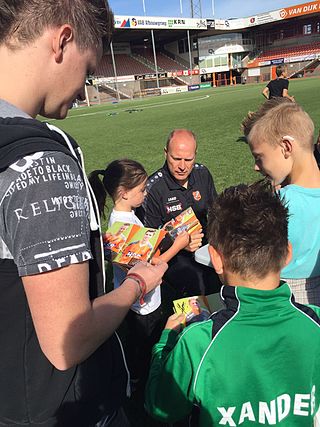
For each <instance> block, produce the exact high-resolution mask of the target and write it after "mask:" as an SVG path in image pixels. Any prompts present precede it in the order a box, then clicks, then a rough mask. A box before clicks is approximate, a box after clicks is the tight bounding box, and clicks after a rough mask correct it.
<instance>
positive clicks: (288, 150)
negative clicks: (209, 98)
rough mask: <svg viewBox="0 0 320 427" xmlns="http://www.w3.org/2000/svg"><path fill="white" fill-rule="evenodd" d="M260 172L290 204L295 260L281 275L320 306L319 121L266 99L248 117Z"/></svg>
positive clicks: (292, 106) (246, 130)
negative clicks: (316, 151) (316, 149)
mask: <svg viewBox="0 0 320 427" xmlns="http://www.w3.org/2000/svg"><path fill="white" fill-rule="evenodd" d="M244 133H245V135H246V136H247V140H248V142H249V147H250V150H251V152H252V155H253V157H254V159H255V170H256V171H258V172H260V173H262V174H263V175H264V176H266V177H267V178H269V179H270V180H271V181H272V182H273V184H274V186H276V187H280V186H281V189H280V195H281V197H282V198H283V201H284V203H287V204H288V208H289V213H290V216H289V240H290V242H291V243H292V247H293V257H292V261H291V262H290V264H289V265H288V266H287V267H285V268H284V269H283V270H282V271H281V277H282V278H283V279H285V280H286V281H287V283H288V284H289V285H290V286H291V287H292V290H293V293H294V294H295V297H296V300H297V301H298V302H301V303H311V304H315V305H320V258H319V251H320V228H319V227H318V226H317V224H319V221H320V172H319V168H318V165H317V162H316V160H315V157H314V154H313V149H314V125H313V122H312V120H311V119H310V117H309V115H308V114H307V113H306V112H305V111H303V109H302V108H301V107H300V106H299V105H297V104H296V103H293V102H290V101H287V102H286V101H281V102H280V101H279V100H277V99H275V100H270V101H267V103H265V104H264V105H262V106H261V108H260V110H258V111H257V112H256V113H251V114H250V117H248V118H247V119H246V120H245V121H244Z"/></svg>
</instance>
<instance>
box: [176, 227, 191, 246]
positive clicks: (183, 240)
mask: <svg viewBox="0 0 320 427" xmlns="http://www.w3.org/2000/svg"><path fill="white" fill-rule="evenodd" d="M189 242H190V236H189V234H188V232H187V231H181V233H179V234H178V235H177V237H176V238H175V240H174V242H173V244H174V246H176V247H177V248H179V250H181V249H184V248H186V247H187V246H188V245H189Z"/></svg>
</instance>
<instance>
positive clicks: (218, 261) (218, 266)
mask: <svg viewBox="0 0 320 427" xmlns="http://www.w3.org/2000/svg"><path fill="white" fill-rule="evenodd" d="M208 251H209V255H210V260H211V263H212V265H213V268H214V269H215V270H216V273H217V274H223V271H224V268H223V259H222V257H221V255H220V253H219V252H218V251H217V250H216V249H215V248H214V247H213V246H211V245H209V246H208Z"/></svg>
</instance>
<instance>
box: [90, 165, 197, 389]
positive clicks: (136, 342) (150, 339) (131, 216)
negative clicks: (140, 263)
mask: <svg viewBox="0 0 320 427" xmlns="http://www.w3.org/2000/svg"><path fill="white" fill-rule="evenodd" d="M99 175H102V176H103V179H102V181H101V180H100V178H99ZM147 178H148V176H147V173H146V171H145V169H144V168H143V166H142V165H141V164H140V163H138V162H136V161H134V160H128V159H122V160H115V161H113V162H111V163H110V164H109V165H108V166H107V168H106V169H105V170H96V171H93V172H92V173H91V174H90V176H89V181H90V184H91V186H92V188H93V191H94V193H95V196H96V198H97V202H98V206H99V210H100V214H101V215H102V216H104V208H105V203H106V197H107V194H109V196H110V197H111V199H112V201H113V203H114V207H113V210H112V212H111V215H110V218H109V224H108V225H109V227H111V226H112V225H113V224H114V223H115V222H116V221H121V222H125V223H130V224H137V225H140V226H143V224H142V222H141V221H140V220H139V218H138V217H137V216H136V215H135V212H134V210H135V209H136V208H137V207H139V206H141V205H142V203H143V201H144V198H145V195H146V192H145V186H146V181H147ZM188 243H189V236H188V233H186V232H183V233H181V234H180V235H178V236H177V238H176V239H175V241H174V243H173V245H172V246H171V247H170V248H169V249H168V250H167V251H166V252H164V253H163V254H161V255H160V256H159V257H157V259H160V260H163V261H165V262H168V261H169V260H170V259H171V258H172V257H173V256H175V255H176V254H177V253H178V252H179V251H180V250H181V249H183V248H185V247H186V246H187V245H188ZM153 262H156V261H155V260H154V259H153ZM125 276H126V272H125V271H123V270H122V269H121V268H120V267H119V266H117V265H113V280H114V287H115V288H116V287H118V286H119V285H120V284H121V282H122V281H123V279H124V278H125ZM144 301H145V304H143V305H142V306H141V305H140V304H139V302H136V303H135V304H133V305H132V307H131V310H130V311H129V313H128V316H127V319H126V320H127V323H128V330H129V334H128V339H129V341H130V343H129V346H128V355H129V358H128V362H129V365H130V370H131V374H132V376H133V377H135V378H141V379H142V380H144V379H145V377H146V375H147V372H148V368H149V362H150V357H151V349H152V346H153V345H154V344H155V343H156V342H157V341H158V338H159V337H160V334H161V330H162V329H163V325H164V323H165V321H166V319H165V318H164V316H163V313H162V308H161V292H160V286H158V287H157V288H155V289H154V290H153V291H152V292H149V294H147V295H146V296H145V298H144ZM141 383H144V381H141Z"/></svg>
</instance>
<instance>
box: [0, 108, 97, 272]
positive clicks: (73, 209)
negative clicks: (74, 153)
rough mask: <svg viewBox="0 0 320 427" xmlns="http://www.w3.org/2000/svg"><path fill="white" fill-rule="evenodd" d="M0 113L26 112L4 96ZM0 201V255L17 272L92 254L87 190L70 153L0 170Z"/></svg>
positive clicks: (38, 269)
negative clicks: (12, 260)
mask: <svg viewBox="0 0 320 427" xmlns="http://www.w3.org/2000/svg"><path fill="white" fill-rule="evenodd" d="M7 107H8V108H7ZM6 111H7V113H6ZM0 116H1V117H18V116H19V117H27V118H28V117H29V116H28V115H26V114H25V113H23V112H20V110H18V109H16V107H14V106H11V105H10V104H8V103H6V102H4V101H0ZM0 200H2V203H1V206H0V238H1V239H2V241H3V242H4V244H3V242H2V244H1V242H0V258H13V259H14V261H15V263H16V265H17V267H18V271H19V275H20V276H26V275H31V274H37V273H41V272H45V271H50V270H53V269H56V268H60V267H63V266H66V265H69V264H75V263H79V262H82V261H86V260H88V259H90V258H92V255H91V251H90V225H89V219H88V218H89V204H88V198H87V192H86V189H85V185H84V182H83V178H82V174H81V171H80V168H79V165H78V163H77V162H76V160H74V159H73V158H72V157H71V156H68V155H66V154H64V153H61V152H38V153H34V154H32V155H30V156H26V157H24V158H22V159H20V160H19V161H18V162H16V163H14V164H13V165H11V166H10V167H9V168H7V169H6V170H5V171H4V172H2V173H0ZM1 239H0V240H1Z"/></svg>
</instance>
